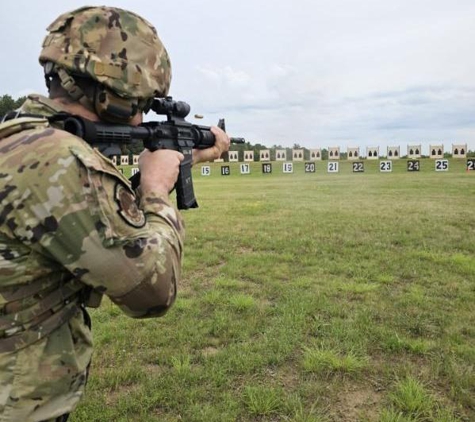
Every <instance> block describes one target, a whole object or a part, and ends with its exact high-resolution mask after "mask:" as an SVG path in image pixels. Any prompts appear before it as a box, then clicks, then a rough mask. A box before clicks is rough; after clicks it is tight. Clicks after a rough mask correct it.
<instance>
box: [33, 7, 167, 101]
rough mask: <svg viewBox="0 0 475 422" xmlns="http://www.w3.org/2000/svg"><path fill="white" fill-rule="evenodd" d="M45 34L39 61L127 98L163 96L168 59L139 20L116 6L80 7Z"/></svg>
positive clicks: (154, 35)
mask: <svg viewBox="0 0 475 422" xmlns="http://www.w3.org/2000/svg"><path fill="white" fill-rule="evenodd" d="M47 30H48V31H49V32H50V34H49V35H47V36H46V38H45V40H44V42H43V50H42V51H41V54H40V63H42V64H44V63H45V62H48V61H49V62H52V63H55V64H57V65H59V66H61V67H63V68H64V69H66V70H69V71H70V72H72V73H73V74H79V75H83V76H87V77H91V78H93V79H95V80H97V81H99V82H101V83H103V84H104V85H106V86H107V87H109V88H110V89H112V91H114V92H115V93H117V94H119V95H122V96H125V97H128V98H130V97H133V98H145V99H146V98H152V97H164V96H166V95H167V93H168V89H169V86H170V81H171V64H170V59H169V56H168V53H167V51H166V49H165V47H164V46H163V44H162V42H161V41H160V39H159V37H158V35H157V32H156V30H155V28H154V27H153V26H152V25H151V24H150V23H149V22H147V21H146V20H145V19H143V18H142V17H140V16H138V15H136V14H134V13H132V12H129V11H126V10H122V9H119V8H112V7H83V8H80V9H77V10H74V11H72V12H69V13H65V14H63V15H61V16H59V17H58V18H57V19H56V20H55V21H54V22H53V23H52V24H51V25H50V26H49V27H48V28H47Z"/></svg>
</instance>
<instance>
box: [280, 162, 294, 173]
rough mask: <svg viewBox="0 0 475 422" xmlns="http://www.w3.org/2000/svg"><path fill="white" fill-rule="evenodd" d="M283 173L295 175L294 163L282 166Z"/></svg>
mask: <svg viewBox="0 0 475 422" xmlns="http://www.w3.org/2000/svg"><path fill="white" fill-rule="evenodd" d="M282 172H283V173H293V172H294V164H293V163H283V164H282Z"/></svg>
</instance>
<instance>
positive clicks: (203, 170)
mask: <svg viewBox="0 0 475 422" xmlns="http://www.w3.org/2000/svg"><path fill="white" fill-rule="evenodd" d="M201 175H202V176H211V167H210V166H201Z"/></svg>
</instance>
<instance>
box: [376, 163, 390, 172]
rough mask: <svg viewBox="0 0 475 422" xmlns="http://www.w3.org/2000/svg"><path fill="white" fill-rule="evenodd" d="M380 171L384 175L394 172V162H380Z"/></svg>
mask: <svg viewBox="0 0 475 422" xmlns="http://www.w3.org/2000/svg"><path fill="white" fill-rule="evenodd" d="M379 171H380V172H382V173H390V172H392V171H393V163H392V161H380V162H379Z"/></svg>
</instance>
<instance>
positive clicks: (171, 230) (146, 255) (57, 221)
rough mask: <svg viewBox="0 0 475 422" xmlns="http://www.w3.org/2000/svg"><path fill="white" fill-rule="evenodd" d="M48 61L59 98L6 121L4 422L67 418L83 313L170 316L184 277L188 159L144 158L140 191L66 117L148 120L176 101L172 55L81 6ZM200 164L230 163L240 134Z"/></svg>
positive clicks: (31, 101) (76, 380) (86, 342)
mask: <svg viewBox="0 0 475 422" xmlns="http://www.w3.org/2000/svg"><path fill="white" fill-rule="evenodd" d="M48 31H49V35H47V36H46V38H45V40H44V42H43V49H42V52H41V55H40V63H41V65H42V66H43V68H44V71H45V78H46V83H47V86H48V89H49V98H46V97H42V96H39V95H30V96H29V97H28V100H27V101H26V103H25V104H24V105H23V106H22V107H21V109H20V112H21V114H20V115H19V117H17V118H14V119H12V120H7V121H5V122H4V123H2V124H0V421H2V422H14V421H15V422H38V421H56V422H64V421H66V420H67V419H68V414H69V413H70V412H71V411H73V410H74V408H75V407H76V405H77V403H78V401H79V399H80V398H81V396H82V395H83V392H84V387H85V384H86V380H87V373H88V367H89V364H90V360H91V354H92V341H91V332H90V319H89V317H88V314H87V312H86V310H85V307H86V306H98V302H99V300H96V299H97V298H98V297H99V298H100V297H101V295H103V294H105V295H107V296H108V297H109V298H110V299H111V300H112V301H113V302H115V303H116V304H117V305H118V306H119V307H120V308H121V309H122V310H123V311H124V312H125V313H126V314H127V315H129V316H131V317H134V318H146V317H159V316H162V315H163V314H164V313H165V312H166V311H167V310H168V309H169V307H170V306H171V305H172V303H173V301H174V299H175V295H176V289H177V282H178V281H179V279H180V267H181V257H182V249H183V236H184V228H183V224H182V220H181V217H180V215H179V213H178V211H177V210H176V209H175V208H174V207H173V206H172V205H171V203H170V201H169V198H168V193H169V192H170V191H171V189H172V188H173V186H174V184H175V181H176V178H177V175H178V173H179V163H180V162H181V160H182V159H183V156H182V154H180V153H179V152H176V151H170V150H160V151H156V152H153V153H151V152H149V151H144V152H143V153H142V154H141V156H140V160H139V169H140V172H141V185H140V187H139V189H138V191H137V192H135V191H133V190H132V188H131V186H130V183H129V181H128V180H127V179H125V178H124V177H123V176H122V174H121V173H120V172H119V171H118V169H117V168H116V167H115V166H114V165H113V163H112V162H111V161H110V160H109V159H107V158H105V157H104V156H103V155H101V154H100V153H99V152H97V151H96V150H94V149H92V148H91V147H90V146H89V145H88V144H87V143H86V142H84V141H83V140H82V139H80V138H78V137H76V136H73V135H71V134H69V133H67V132H65V131H63V130H61V126H60V124H59V123H58V124H50V123H48V120H46V119H43V118H38V117H31V116H38V115H42V116H51V115H54V114H56V113H59V112H66V113H70V114H75V115H79V116H82V117H85V118H87V119H90V120H94V121H107V122H118V123H127V124H131V125H137V124H139V123H140V122H141V120H142V113H143V112H146V111H147V109H148V108H149V107H150V104H151V101H152V99H153V98H154V97H164V96H166V95H167V92H168V89H169V85H170V79H171V70H170V61H169V58H168V54H167V52H166V50H165V48H164V46H163V45H162V43H161V41H160V39H159V38H158V36H157V33H156V31H155V28H154V27H153V26H152V25H151V24H150V23H148V22H147V21H146V20H144V19H143V18H141V17H140V16H137V15H136V14H134V13H131V12H129V11H125V10H122V9H118V8H110V7H84V8H80V9H77V10H75V11H72V12H70V13H66V14H63V15H61V16H60V17H58V18H57V19H56V20H55V21H54V22H53V23H52V24H51V25H50V26H49V27H48ZM212 132H213V133H214V134H215V136H216V144H215V146H214V147H213V148H209V149H206V150H201V151H197V152H196V154H195V153H194V157H193V160H194V162H199V161H207V160H213V159H215V158H219V156H220V155H221V153H222V152H224V151H227V150H228V148H229V138H228V137H227V135H226V134H225V133H224V132H223V131H221V130H220V129H218V128H215V127H214V128H212Z"/></svg>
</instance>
